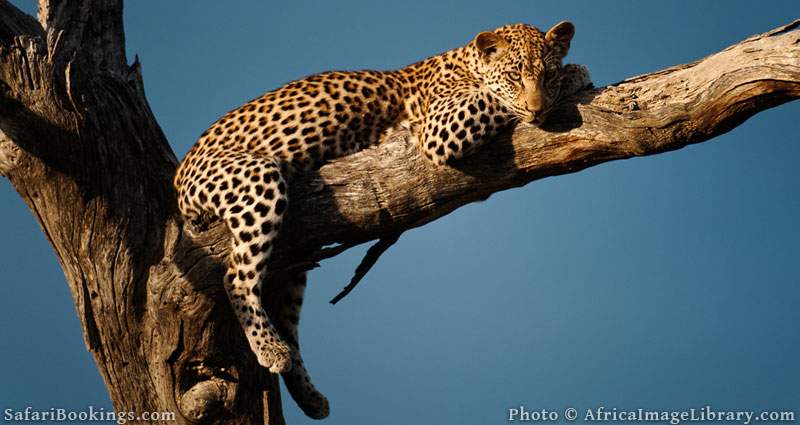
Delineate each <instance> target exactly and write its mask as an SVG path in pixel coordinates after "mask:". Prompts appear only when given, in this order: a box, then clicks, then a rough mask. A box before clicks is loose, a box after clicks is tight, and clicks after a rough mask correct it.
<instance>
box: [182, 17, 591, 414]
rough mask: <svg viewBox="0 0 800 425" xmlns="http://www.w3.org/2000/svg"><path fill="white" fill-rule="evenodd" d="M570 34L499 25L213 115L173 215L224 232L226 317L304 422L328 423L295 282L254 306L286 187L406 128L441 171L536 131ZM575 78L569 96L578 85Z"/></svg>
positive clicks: (186, 167) (188, 164)
mask: <svg viewBox="0 0 800 425" xmlns="http://www.w3.org/2000/svg"><path fill="white" fill-rule="evenodd" d="M573 34H574V27H573V25H572V24H571V23H568V22H562V23H560V24H557V25H556V26H554V27H553V28H552V29H550V30H549V31H548V32H547V33H542V32H540V31H539V30H537V29H536V28H534V27H532V26H529V25H525V24H516V25H507V26H504V27H501V28H498V29H496V30H494V31H491V32H483V33H480V34H478V35H477V36H476V37H475V39H473V40H472V41H471V42H470V43H469V44H467V45H466V46H464V47H460V48H457V49H454V50H451V51H448V52H445V53H443V54H441V55H438V56H434V57H431V58H429V59H426V60H423V61H421V62H417V63H415V64H412V65H409V66H407V67H405V68H403V69H400V70H398V71H385V72H378V71H359V72H326V73H322V74H317V75H313V76H310V77H307V78H305V79H302V80H298V81H294V82H291V83H288V84H286V85H284V86H282V87H280V88H278V89H276V90H274V91H271V92H269V93H266V94H264V95H262V96H261V97H259V98H257V99H254V100H252V101H250V102H248V103H246V104H245V105H243V106H241V107H239V108H236V109H235V110H233V111H231V112H229V113H228V114H226V115H225V116H223V117H222V118H221V119H220V120H219V121H217V122H216V123H214V125H212V126H211V128H209V129H208V130H207V131H206V132H205V133H203V135H202V136H201V137H200V139H199V140H198V141H197V143H196V144H195V146H194V147H193V148H192V149H191V150H190V151H189V153H188V154H187V155H186V158H184V160H183V161H182V162H181V164H180V166H179V167H178V171H177V174H176V176H175V187H176V188H177V192H178V206H179V208H180V210H181V212H182V213H183V214H184V216H185V217H186V218H187V219H189V220H191V221H193V222H203V221H208V220H210V219H214V218H220V219H222V220H223V221H224V222H225V223H226V224H227V226H228V228H229V229H230V231H231V234H232V243H233V249H232V251H231V256H230V259H229V266H228V271H227V275H226V279H225V289H226V291H227V294H228V296H229V298H230V301H231V304H232V306H233V309H234V311H235V312H236V315H237V317H238V319H239V321H240V323H241V325H242V328H243V329H244V332H245V335H246V336H247V340H248V341H249V344H250V348H251V349H252V350H253V352H254V353H255V354H256V357H257V359H258V361H259V363H260V364H261V365H263V366H264V367H267V368H269V370H270V371H271V372H273V373H282V374H283V377H284V381H285V382H286V385H287V387H288V388H289V391H290V393H291V394H292V396H293V397H294V398H295V400H296V401H297V402H298V404H299V405H300V406H301V408H303V410H304V411H305V412H306V413H307V414H308V415H309V416H311V417H316V418H320V417H325V416H327V414H328V402H327V400H326V399H325V397H324V396H322V395H321V394H320V393H319V392H318V391H317V390H316V389H315V388H314V386H313V385H312V384H311V382H310V379H309V377H308V374H307V373H306V371H305V369H304V367H303V363H302V359H301V358H300V355H299V349H298V346H297V322H298V320H299V313H300V311H299V310H300V305H301V304H302V299H303V289H304V288H305V275H302V276H297V277H295V278H294V279H291V280H292V282H291V283H292V284H291V285H289V287H290V288H292V289H291V293H290V295H289V298H290V302H288V303H284V305H285V306H286V307H285V308H284V310H283V311H278V312H275V314H271V315H269V316H268V315H267V313H266V311H265V310H264V308H263V307H262V303H261V298H260V296H261V293H260V292H261V282H262V280H263V278H264V276H265V274H266V273H267V269H268V261H269V256H270V253H271V252H272V249H273V242H274V240H275V237H276V235H277V234H278V232H279V230H280V228H281V224H282V222H283V219H284V215H285V213H286V211H287V208H288V201H289V200H288V198H287V184H288V183H287V182H290V181H291V179H292V177H293V176H294V175H296V174H298V173H302V172H306V171H309V170H313V169H315V168H317V167H319V166H321V165H322V164H323V163H324V162H325V161H327V160H330V159H333V158H338V157H341V156H344V155H347V154H350V153H353V152H357V151H359V150H361V149H364V148H366V147H368V146H371V145H375V144H377V143H380V142H381V140H382V139H383V135H384V134H385V132H386V131H387V130H388V129H390V128H393V127H396V126H406V127H409V128H411V129H412V130H413V133H414V134H415V138H416V142H417V144H418V146H419V149H420V151H421V153H422V154H423V155H424V156H425V157H427V158H428V159H430V160H431V161H432V162H433V163H435V164H440V165H441V164H446V163H450V162H451V161H454V160H457V159H459V158H461V157H463V156H465V155H468V154H469V153H471V152H473V151H475V150H476V149H477V148H478V147H479V146H480V145H482V144H483V143H485V142H486V141H487V140H489V139H490V138H491V137H492V136H493V135H495V134H496V133H497V132H498V131H500V130H502V129H503V128H505V127H506V126H508V125H509V124H511V123H514V122H516V121H526V122H530V123H533V124H537V125H538V124H541V123H542V122H543V121H544V120H545V119H546V117H547V115H548V113H549V112H550V109H551V107H552V106H553V104H554V102H555V101H556V100H557V99H558V98H559V95H560V92H561V88H562V79H563V75H564V72H563V69H564V68H563V67H562V59H563V58H564V56H565V55H566V54H567V51H568V49H569V44H570V40H571V39H572V36H573ZM582 69H583V70H584V71H585V68H582ZM585 74H586V75H585V78H582V77H578V80H581V81H577V82H574V83H575V87H572V84H573V83H570V90H572V91H575V90H577V89H578V88H582V87H583V86H585V85H586V84H587V82H588V73H585ZM276 328H277V330H276Z"/></svg>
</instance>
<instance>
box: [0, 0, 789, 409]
mask: <svg viewBox="0 0 800 425" xmlns="http://www.w3.org/2000/svg"><path fill="white" fill-rule="evenodd" d="M798 25H800V22H794V23H792V24H790V25H788V26H786V27H783V28H779V29H776V30H774V31H772V32H770V33H767V34H763V35H759V36H756V37H753V38H751V39H748V40H745V41H743V42H741V43H739V44H737V45H734V46H732V47H730V48H728V49H726V50H724V51H722V52H720V53H718V54H715V55H712V56H710V57H708V58H705V59H703V60H701V61H698V62H696V63H693V64H688V65H681V66H677V67H674V68H670V69H668V70H664V71H661V72H657V73H653V74H648V75H644V76H640V77H636V78H632V79H629V80H626V81H623V82H621V83H619V84H617V85H613V86H610V87H604V88H598V89H594V90H589V91H586V92H583V93H580V94H578V95H577V96H575V97H574V98H573V99H569V100H568V101H566V102H565V103H564V104H563V105H562V106H561V107H560V110H559V111H557V112H556V113H555V114H553V119H552V120H551V122H550V123H549V124H548V126H547V128H545V129H538V128H530V127H524V126H520V127H518V128H517V129H515V131H514V132H513V134H508V135H506V136H505V137H501V138H499V139H498V140H496V141H495V142H494V143H492V144H490V145H489V146H487V148H486V149H483V150H482V151H481V152H479V153H478V154H476V155H475V156H474V157H472V158H468V159H467V160H465V161H463V162H462V163H461V164H459V165H458V166H456V167H452V168H439V167H435V166H433V165H431V164H429V163H428V162H427V161H426V160H424V159H423V158H421V157H420V156H419V155H417V153H416V151H415V150H414V147H413V146H411V145H410V144H409V143H408V142H407V141H406V140H405V139H404V138H403V135H402V134H398V135H396V136H395V137H393V138H392V140H390V141H389V142H388V143H386V144H385V145H383V146H379V147H376V148H373V149H369V150H367V151H364V152H361V153H359V154H356V155H353V156H350V157H347V158H343V159H341V160H338V161H335V162H333V163H331V164H329V165H326V166H325V167H323V168H321V169H320V170H319V171H318V172H317V173H314V174H313V175H310V176H307V177H304V178H302V179H300V180H297V181H295V182H293V184H292V188H291V197H292V204H291V206H290V212H289V215H288V216H289V219H288V222H287V225H286V226H285V228H284V233H283V235H282V237H281V241H280V244H279V246H278V248H277V255H276V262H277V263H278V264H280V265H282V266H281V267H276V269H281V268H283V267H300V268H307V267H310V266H311V265H313V264H314V262H315V261H318V260H320V259H322V258H327V257H330V256H333V255H336V254H338V253H340V252H342V251H343V250H344V249H347V248H348V247H350V246H353V245H355V244H358V243H361V242H365V241H368V240H372V239H377V238H381V237H389V236H391V235H395V234H399V233H401V232H402V231H404V230H407V229H410V228H413V227H416V226H420V225H423V224H425V223H427V222H429V221H431V220H435V219H436V218H438V217H441V216H443V215H445V214H448V213H449V212H451V211H453V210H454V209H456V208H458V207H460V206H462V205H465V204H467V203H470V202H473V201H476V200H479V199H484V198H486V197H487V196H489V195H490V194H492V193H494V192H496V191H500V190H504V189H508V188H511V187H517V186H520V185H524V184H526V183H529V182H531V181H533V180H536V179H539V178H542V177H545V176H552V175H558V174H564V173H570V172H575V171H579V170H581V169H584V168H586V167H590V166H592V165H596V164H599V163H602V162H605V161H610V160H615V159H622V158H629V157H632V156H639V155H650V154H655V153H659V152H664V151H668V150H673V149H678V148H681V147H683V146H686V145H687V144H690V143H698V142H702V141H705V140H708V139H710V138H712V137H714V136H717V135H719V134H722V133H724V132H726V131H728V130H730V129H731V128H733V127H735V126H736V125H738V124H739V123H741V122H743V121H744V120H745V119H747V118H748V117H749V116H751V115H753V114H755V113H757V112H759V111H761V110H764V109H767V108H769V107H772V106H775V105H778V104H780V103H783V102H787V101H790V100H793V99H796V98H798V97H800V31H797V30H796V28H797V27H798ZM0 80H1V81H2V84H0V88H2V93H1V94H2V96H0V174H2V175H5V176H7V177H8V179H9V180H10V182H11V183H12V184H13V185H14V187H15V188H16V190H17V191H18V193H19V194H20V196H21V197H22V198H23V199H24V200H25V202H26V203H27V205H28V206H29V207H30V209H31V211H32V212H33V213H34V214H35V216H36V218H37V220H38V221H39V223H40V225H41V227H42V230H43V232H44V234H45V236H46V237H47V238H48V240H49V242H50V243H51V244H52V246H53V247H54V249H55V251H56V254H57V256H58V259H59V261H60V264H61V266H62V268H63V269H64V274H65V277H66V280H67V284H68V285H69V288H70V291H71V293H72V297H73V300H74V302H75V305H76V308H77V312H78V315H79V317H80V320H81V323H82V326H83V331H84V337H85V342H86V346H87V348H88V349H89V350H90V351H91V352H92V354H93V356H94V358H95V361H96V362H97V365H98V369H99V370H100V373H101V375H102V376H103V379H104V380H105V383H106V386H107V388H108V391H109V393H110V396H111V400H112V401H113V403H114V406H115V408H116V409H117V410H120V411H135V412H144V411H164V410H170V411H175V412H178V413H179V415H178V423H224V424H253V423H268V424H280V423H283V418H282V413H281V405H280V394H279V392H278V387H277V384H276V382H277V381H276V378H275V376H272V375H269V374H266V373H264V372H263V370H261V369H260V368H258V367H257V363H256V361H255V358H254V357H253V356H252V354H250V352H249V350H248V348H247V344H246V342H245V341H244V338H243V336H242V335H241V331H240V330H239V327H238V324H237V321H236V319H235V318H234V317H233V315H232V312H231V311H230V308H229V306H228V303H227V300H226V298H225V295H224V291H222V288H221V284H220V283H221V279H222V274H223V270H224V259H225V258H226V256H227V252H228V251H227V250H228V243H227V236H228V235H227V234H226V231H225V230H223V229H222V228H221V227H220V226H214V227H212V228H211V229H209V230H206V231H201V230H200V229H193V228H190V227H189V226H187V225H185V224H184V223H183V222H182V220H181V219H180V218H179V216H178V214H177V211H176V207H175V195H174V192H173V190H172V187H171V178H172V175H173V173H174V170H175V165H176V159H175V157H174V154H173V153H172V151H171V149H170V148H169V145H168V144H167V141H166V139H165V137H164V135H163V133H162V132H161V129H160V128H159V127H158V124H157V122H156V120H155V118H154V117H153V115H152V113H151V111H150V108H149V106H148V105H147V102H146V99H145V96H144V92H143V90H142V80H141V74H140V73H139V64H138V63H134V64H133V65H132V66H129V65H128V62H127V58H126V57H125V53H124V34H123V30H122V4H121V1H119V0H105V1H101V0H73V1H66V0H59V1H56V0H41V1H40V20H39V23H37V22H36V21H35V20H33V19H32V18H30V17H28V16H27V15H25V14H24V13H21V12H20V11H18V10H17V9H16V8H14V7H13V6H12V5H10V4H9V3H7V2H5V1H2V0H0ZM331 244H340V245H339V246H338V247H336V248H323V247H324V246H328V245H331ZM282 290H283V287H282V286H281V285H280V279H279V277H276V278H275V279H273V280H272V281H270V282H269V283H268V287H267V288H266V291H265V293H266V298H267V304H268V308H269V307H270V306H271V305H274V304H271V303H274V302H277V301H274V300H280V299H282V297H281V296H280V294H281V291H282ZM334 408H335V407H334Z"/></svg>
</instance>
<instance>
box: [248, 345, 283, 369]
mask: <svg viewBox="0 0 800 425" xmlns="http://www.w3.org/2000/svg"><path fill="white" fill-rule="evenodd" d="M253 351H254V352H255V354H256V359H258V364H260V365H261V366H264V367H265V368H267V369H269V371H270V372H271V373H276V374H277V373H284V372H288V371H289V370H290V369H291V368H292V356H291V350H290V349H289V347H288V346H287V345H286V344H285V343H284V342H283V341H275V342H272V343H269V344H264V345H262V346H260V347H257V348H256V349H255V350H253Z"/></svg>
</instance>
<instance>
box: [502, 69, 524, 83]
mask: <svg viewBox="0 0 800 425" xmlns="http://www.w3.org/2000/svg"><path fill="white" fill-rule="evenodd" d="M506 75H507V76H508V78H509V79H511V81H519V80H520V79H521V78H522V75H520V73H519V72H517V71H509V72H507V73H506Z"/></svg>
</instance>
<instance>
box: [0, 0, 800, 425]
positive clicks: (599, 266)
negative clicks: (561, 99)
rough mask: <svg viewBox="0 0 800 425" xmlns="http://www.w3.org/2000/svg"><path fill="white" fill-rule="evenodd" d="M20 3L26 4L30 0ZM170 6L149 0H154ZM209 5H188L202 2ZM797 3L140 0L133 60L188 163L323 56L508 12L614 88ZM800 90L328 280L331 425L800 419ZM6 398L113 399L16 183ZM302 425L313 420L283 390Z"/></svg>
mask: <svg viewBox="0 0 800 425" xmlns="http://www.w3.org/2000/svg"><path fill="white" fill-rule="evenodd" d="M13 3H15V4H17V5H19V6H21V7H23V8H24V9H25V10H28V11H31V10H34V9H35V4H34V3H33V2H32V1H30V0H17V1H14V2H13ZM156 4H157V5H158V6H154V5H156ZM189 5H191V8H190V7H188V6H189ZM798 11H800V9H798V8H797V3H796V2H794V1H774V2H768V3H763V4H759V6H756V5H755V3H752V2H746V1H729V2H724V3H723V2H694V1H674V2H659V3H656V2H634V1H627V2H622V1H615V2H602V3H601V2H589V1H586V2H566V1H559V2H543V1H542V2H538V1H537V2H529V1H496V2H492V3H491V4H490V3H488V2H485V1H458V2H456V1H404V2H393V3H391V4H390V3H382V2H374V1H371V2H368V1H339V2H303V1H297V2H291V4H289V2H283V4H281V5H280V6H275V5H272V6H271V5H269V4H268V3H267V2H245V1H232V2H218V1H194V2H191V3H190V2H177V1H176V2H158V3H156V2H135V1H129V2H127V9H126V14H125V24H126V35H127V43H128V52H129V58H130V59H131V60H132V58H133V55H134V54H138V55H139V58H140V60H141V62H142V65H143V73H144V80H145V85H146V91H147V95H148V99H149V101H150V103H151V106H152V109H153V111H154V113H155V115H156V117H157V118H158V120H159V122H160V124H161V126H162V128H163V129H164V132H165V133H166V135H167V137H168V138H169V140H170V142H171V144H172V146H173V148H174V149H175V151H176V153H177V155H178V157H182V156H183V155H184V153H185V152H186V151H187V150H188V149H189V147H190V146H191V144H192V143H193V142H194V139H195V138H196V137H197V136H198V135H199V134H200V133H201V132H202V131H203V130H204V129H205V128H206V127H207V126H208V125H210V124H211V123H212V122H213V121H214V120H215V119H216V118H217V117H218V116H220V115H221V114H223V113H224V112H226V111H228V110H229V109H231V108H233V107H235V106H236V105H238V104H240V103H242V102H244V101H246V100H248V99H250V98H253V97H255V96H257V95H259V94H260V93H262V92H264V91H267V90H270V89H273V88H275V87H276V86H278V85H280V84H281V83H284V82H286V81H288V80H291V79H296V78H299V77H302V76H304V75H308V74H311V73H315V72H319V71H323V70H327V69H362V68H372V69H390V68H397V67H400V66H403V65H405V64H408V63H411V62H414V61H416V60H419V59H422V58H424V57H427V56H430V55H433V54H437V53H439V52H442V51H444V50H448V49H450V48H454V47H457V46H460V45H462V44H464V43H466V42H468V41H469V40H470V39H471V37H473V36H474V34H476V33H478V32H480V31H482V30H486V29H491V28H494V27H497V26H500V25H502V24H506V23H510V22H527V23H531V24H533V25H536V26H538V27H540V28H542V29H546V28H548V27H549V26H551V25H552V24H554V23H556V22H558V21H560V20H564V19H568V20H571V21H572V22H574V23H575V25H576V27H577V33H576V36H575V39H574V40H573V43H572V51H571V52H570V55H569V57H568V60H569V61H571V62H577V63H583V64H586V65H587V66H588V67H589V69H590V70H591V72H592V76H593V80H594V82H595V84H596V85H604V84H609V83H613V82H617V81H619V80H622V79H624V78H626V77H630V76H633V75H637V74H641V73H646V72H650V71H655V70H658V69H661V68H664V67H667V66H671V65H675V64H678V63H684V62H689V61H693V60H696V59H699V58H701V57H703V56H705V55H708V54H711V53H713V52H715V51H718V50H720V49H722V48H724V47H726V46H728V45H730V44H733V43H735V42H737V41H740V40H742V39H744V38H746V37H748V36H750V35H752V34H755V33H759V32H764V31H767V30H769V29H772V28H774V27H776V26H778V25H781V24H784V23H788V22H789V21H790V20H792V19H794V18H797V17H798ZM799 113H800V103H791V104H786V105H783V106H780V107H778V108H776V109H773V110H769V111H766V112H764V113H761V114H758V115H757V116H755V117H753V118H751V119H750V120H749V121H747V122H746V123H744V124H743V125H741V126H740V127H738V128H736V129H734V130H733V131H731V132H730V133H728V134H726V135H723V136H721V137H718V138H716V139H714V140H713V141H710V142H707V143H703V144H700V145H696V146H690V147H688V148H685V149H682V150H680V151H676V152H671V153H666V154H661V155H657V156H653V157H649V158H636V159H632V160H626V161H618V162H613V163H608V164H604V165H601V166H597V167H593V168H590V169H588V170H585V171H582V172H580V173H576V174H571V175H566V176H560V177H555V178H548V179H544V180H541V181H537V182H534V183H532V184H529V185H528V186H526V187H524V188H520V189H515V190H510V191H506V192H502V193H499V194H496V195H494V196H492V197H491V198H490V199H489V200H488V201H486V202H482V203H477V204H472V205H469V206H466V207H464V208H461V209H459V210H457V211H456V212H454V213H453V214H450V215H448V216H446V217H444V218H442V219H440V220H438V221H436V222H434V223H431V224H429V225H426V226H424V227H422V228H420V229H416V230H414V231H411V232H408V233H407V234H405V235H403V237H402V238H401V240H400V241H399V242H398V244H397V245H396V246H395V247H393V248H392V249H391V250H390V251H389V252H388V253H387V254H386V255H385V256H384V257H383V258H382V259H381V261H380V262H379V263H378V264H377V265H376V267H375V269H374V270H373V271H372V272H371V273H370V274H369V275H368V276H367V277H366V279H365V280H364V281H363V282H362V283H361V285H360V286H359V287H358V288H357V290H356V291H354V292H353V293H352V294H351V295H350V296H349V297H348V298H346V299H345V300H344V301H342V302H341V303H340V304H338V305H336V306H331V305H330V304H328V300H329V299H330V298H331V297H333V296H334V295H335V294H336V293H337V292H338V290H339V289H340V288H341V287H342V286H343V285H344V284H345V283H346V282H347V281H348V280H349V278H350V275H351V273H352V271H353V269H354V267H355V266H356V264H357V263H358V261H359V260H360V258H361V255H362V254H363V252H364V250H365V249H366V247H360V248H357V249H353V250H351V251H350V252H348V253H346V254H344V255H341V256H339V257H338V258H336V259H334V260H330V261H327V262H325V263H323V265H322V268H321V269H318V270H316V271H315V272H313V273H312V275H311V280H310V286H309V291H308V298H307V299H308V301H307V302H306V305H305V310H304V313H303V319H302V323H301V337H302V345H303V347H304V353H305V358H306V362H307V364H308V366H309V368H310V371H311V373H312V376H313V377H314V379H315V381H316V383H317V385H318V387H319V388H320V389H321V390H322V391H323V392H324V393H326V395H327V396H328V397H329V399H330V400H331V405H332V409H331V412H332V413H331V416H330V418H329V419H327V420H326V421H325V422H324V423H327V424H362V423H364V424H371V423H376V424H378V423H379V424H408V423H421V424H449V423H459V424H492V423H504V422H505V421H504V419H505V416H506V414H507V413H506V412H507V409H508V408H509V407H514V406H519V405H525V406H526V407H528V408H530V409H543V408H544V409H550V410H558V409H564V408H566V407H569V406H573V407H576V408H578V409H579V411H582V410H585V409H587V408H593V407H598V406H601V405H603V406H606V407H618V408H620V409H623V408H627V409H631V408H640V407H641V408H655V409H688V408H693V407H695V408H699V407H702V406H705V405H707V404H710V405H712V406H713V407H715V408H718V409H740V410H762V409H765V410H772V409H795V410H796V411H798V413H800V384H799V383H800V363H798V362H797V359H798V358H800V334H798V332H797V324H798V323H800V309H798V307H797V306H798V304H799V303H800V285H798V284H800V270H798V268H799V266H798V264H800V261H798V259H799V258H800V247H798V242H797V241H798V239H800V226H798V220H797V219H798V217H800V196H798V189H797V188H798V186H800V176H798V173H797V159H796V158H798V157H800V143H798V142H799V141H800V140H798V139H799V137H798V134H800V120H798V119H797V118H798V116H799V115H798V114H799ZM0 205H2V208H0V234H2V235H3V237H2V239H1V240H0V270H2V279H3V284H2V285H0V332H2V338H0V368H1V370H0V376H2V377H3V382H4V385H2V386H0V407H2V408H20V407H24V406H28V405H32V406H34V407H36V408H41V409H47V408H50V407H65V408H83V407H86V406H89V405H93V406H96V407H97V406H103V407H106V408H109V409H110V403H109V401H108V396H107V394H106V391H105V388H104V386H103V383H102V380H101V378H100V376H99V374H98V373H97V369H96V366H95V365H94V363H93V360H92V358H91V355H90V354H89V353H88V352H87V351H86V350H85V348H84V345H83V339H82V337H81V333H80V324H79V321H78V319H77V316H76V314H75V308H74V306H73V304H72V300H71V298H70V294H69V291H68V289H67V286H66V284H65V282H64V277H63V273H62V272H61V270H60V269H59V267H58V263H57V261H56V259H55V256H54V255H53V251H52V249H51V248H50V246H49V245H48V244H47V242H46V240H45V238H44V236H43V235H42V233H41V231H40V229H39V227H38V225H37V223H36V222H35V220H34V218H33V216H32V215H31V214H30V212H29V211H28V210H27V208H26V207H25V205H24V204H23V203H22V201H21V200H20V199H19V197H18V196H17V194H16V193H15V192H14V190H13V188H12V187H11V185H10V184H9V183H8V181H7V180H3V181H2V182H0ZM284 407H285V411H286V417H287V422H288V423H289V424H292V425H294V424H303V423H312V422H313V421H311V420H310V419H307V418H305V417H304V416H303V415H302V413H301V412H300V411H299V410H298V409H297V408H296V407H295V406H294V405H293V403H292V402H291V401H290V400H289V399H288V396H287V398H286V401H285V403H284Z"/></svg>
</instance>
